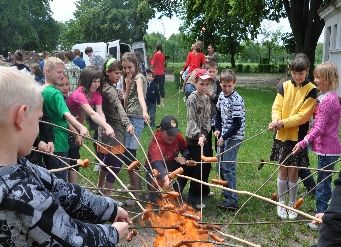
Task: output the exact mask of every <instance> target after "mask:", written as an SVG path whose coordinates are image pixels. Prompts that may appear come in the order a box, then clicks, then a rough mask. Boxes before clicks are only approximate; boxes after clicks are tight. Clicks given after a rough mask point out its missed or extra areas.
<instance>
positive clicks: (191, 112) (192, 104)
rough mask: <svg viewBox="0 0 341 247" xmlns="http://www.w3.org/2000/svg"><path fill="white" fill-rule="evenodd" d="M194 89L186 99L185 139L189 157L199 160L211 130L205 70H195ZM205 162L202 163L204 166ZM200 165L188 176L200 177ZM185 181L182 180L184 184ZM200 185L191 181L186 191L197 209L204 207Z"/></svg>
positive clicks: (204, 190)
mask: <svg viewBox="0 0 341 247" xmlns="http://www.w3.org/2000/svg"><path fill="white" fill-rule="evenodd" d="M195 80H196V83H195V87H196V91H194V92H193V93H192V94H191V95H190V96H189V97H188V99H187V128H186V141H187V144H188V150H189V158H190V159H192V160H195V161H198V162H200V160H201V147H203V154H204V155H207V154H208V143H207V140H206V138H207V135H208V133H209V132H210V131H211V118H210V114H211V104H210V99H209V98H208V96H207V95H206V93H207V90H208V86H209V84H210V76H209V74H208V73H207V71H206V70H204V69H202V70H199V71H197V74H196V78H195ZM205 165H206V164H204V166H205ZM200 171H201V169H200V166H196V167H193V169H191V171H190V172H191V173H192V174H190V175H189V176H191V177H194V178H199V179H200V177H201V176H200ZM185 185H186V182H184V186H185ZM202 187H203V193H202V194H203V195H208V194H209V191H210V190H209V187H208V186H202ZM200 196H201V186H200V184H199V183H196V182H193V181H191V185H190V188H189V193H188V201H189V202H190V203H191V204H192V205H193V206H194V207H195V208H197V209H200V208H203V207H205V205H204V204H201V203H200Z"/></svg>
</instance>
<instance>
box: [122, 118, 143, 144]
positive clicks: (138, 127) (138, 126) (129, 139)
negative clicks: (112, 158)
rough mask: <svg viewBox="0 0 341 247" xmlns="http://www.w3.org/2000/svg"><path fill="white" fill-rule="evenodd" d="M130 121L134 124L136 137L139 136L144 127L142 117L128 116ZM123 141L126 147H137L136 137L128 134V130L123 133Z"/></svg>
mask: <svg viewBox="0 0 341 247" xmlns="http://www.w3.org/2000/svg"><path fill="white" fill-rule="evenodd" d="M129 120H130V123H131V124H132V125H133V126H134V129H135V135H136V137H137V138H140V136H141V134H142V131H143V128H144V120H143V118H137V117H129ZM124 143H125V146H126V148H129V149H134V150H137V148H138V147H139V145H138V143H137V141H136V138H135V137H134V136H133V135H131V134H129V133H128V132H126V133H125V136H124Z"/></svg>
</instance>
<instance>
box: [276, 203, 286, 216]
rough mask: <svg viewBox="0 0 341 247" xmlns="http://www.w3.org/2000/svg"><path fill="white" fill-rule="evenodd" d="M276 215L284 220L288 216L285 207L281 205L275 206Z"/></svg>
mask: <svg viewBox="0 0 341 247" xmlns="http://www.w3.org/2000/svg"><path fill="white" fill-rule="evenodd" d="M280 204H283V205H284V202H280ZM277 216H278V218H280V219H281V220H286V219H287V218H288V212H287V210H286V209H285V208H283V207H281V206H277Z"/></svg>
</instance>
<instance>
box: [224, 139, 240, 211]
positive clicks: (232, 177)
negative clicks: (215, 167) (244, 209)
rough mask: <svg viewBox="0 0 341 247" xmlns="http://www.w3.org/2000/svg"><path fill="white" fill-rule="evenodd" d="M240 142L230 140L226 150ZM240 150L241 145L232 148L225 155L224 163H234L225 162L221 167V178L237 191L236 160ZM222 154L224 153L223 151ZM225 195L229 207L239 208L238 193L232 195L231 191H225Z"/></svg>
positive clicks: (226, 143) (225, 144)
mask: <svg viewBox="0 0 341 247" xmlns="http://www.w3.org/2000/svg"><path fill="white" fill-rule="evenodd" d="M239 143H240V141H239V140H231V139H228V140H226V141H225V143H224V146H225V148H224V150H228V149H230V148H231V147H233V146H235V145H237V144H239ZM238 150H239V145H238V146H236V147H234V148H232V149H231V150H229V151H228V152H226V153H224V154H223V157H222V161H232V162H224V163H221V165H220V177H221V179H222V180H224V181H227V182H228V186H229V188H231V189H234V190H235V189H237V165H236V159H237V153H238ZM221 152H222V151H221ZM223 195H224V197H225V201H226V203H227V204H229V205H231V204H232V205H235V206H238V195H237V193H232V192H229V191H226V190H224V191H223Z"/></svg>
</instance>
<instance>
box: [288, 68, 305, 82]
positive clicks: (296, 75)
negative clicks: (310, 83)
mask: <svg viewBox="0 0 341 247" xmlns="http://www.w3.org/2000/svg"><path fill="white" fill-rule="evenodd" d="M307 74H308V71H306V70H304V71H301V72H298V71H293V70H292V71H291V77H292V79H293V80H294V81H295V83H296V84H298V85H300V84H302V83H303V82H304V81H305V79H306V78H307Z"/></svg>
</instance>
